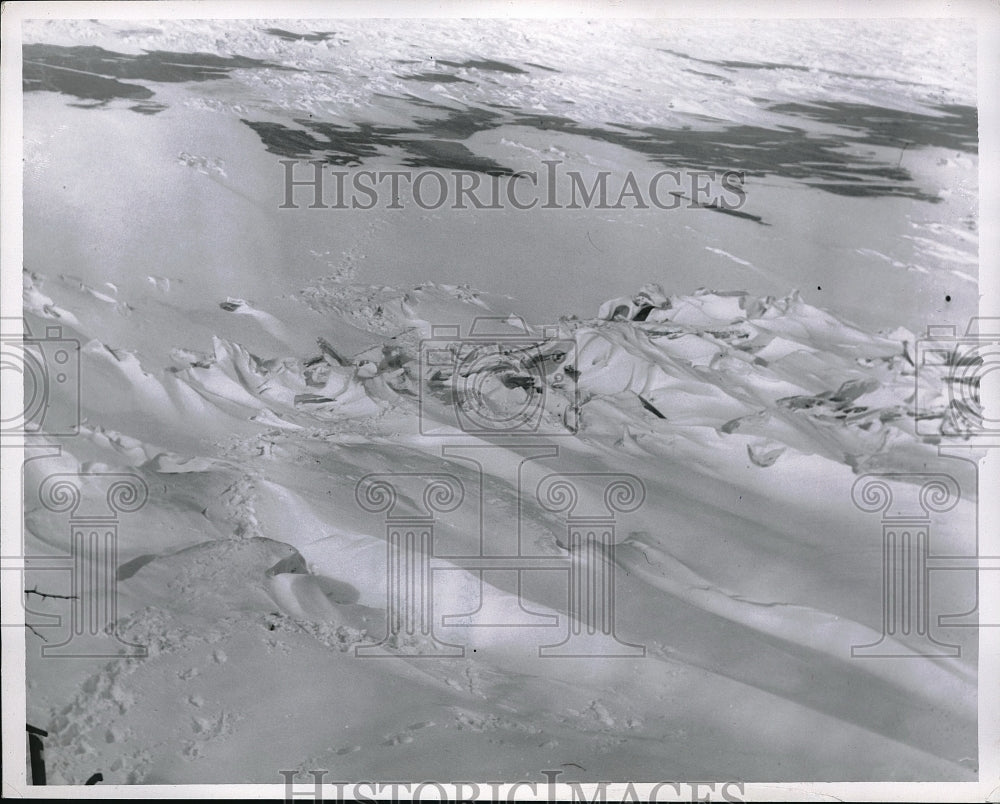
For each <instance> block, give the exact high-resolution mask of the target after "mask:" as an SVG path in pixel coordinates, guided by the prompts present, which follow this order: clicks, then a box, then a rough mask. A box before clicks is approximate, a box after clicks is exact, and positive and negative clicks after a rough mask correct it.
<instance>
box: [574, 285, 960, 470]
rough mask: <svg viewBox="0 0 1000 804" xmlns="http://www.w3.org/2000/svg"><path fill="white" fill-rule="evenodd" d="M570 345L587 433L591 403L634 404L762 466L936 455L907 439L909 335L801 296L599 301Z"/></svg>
mask: <svg viewBox="0 0 1000 804" xmlns="http://www.w3.org/2000/svg"><path fill="white" fill-rule="evenodd" d="M574 338H575V341H576V344H577V353H576V358H575V360H576V368H577V370H578V371H579V385H578V388H579V391H580V395H581V401H582V416H581V418H582V421H583V422H584V425H585V426H584V430H586V423H587V422H588V419H589V417H588V415H587V403H588V401H589V400H594V399H599V398H607V397H614V396H616V395H626V396H628V395H632V396H634V397H636V398H637V399H638V400H639V402H640V403H641V408H642V415H641V417H639V422H641V423H642V424H643V425H645V426H646V427H647V428H648V427H649V426H652V427H653V428H654V429H655V430H657V431H663V432H674V433H677V434H680V435H683V434H684V433H685V431H692V430H697V429H698V428H712V429H714V430H716V431H717V432H718V433H722V434H726V435H730V436H732V437H733V438H735V439H738V440H740V441H741V442H743V443H745V445H746V450H747V452H748V454H749V457H750V459H751V461H752V462H753V463H754V464H756V465H757V466H761V467H766V466H770V465H772V464H773V463H774V462H775V461H777V460H779V459H780V457H781V455H782V453H783V452H784V451H785V450H786V449H793V450H797V451H799V452H801V453H806V454H816V455H821V456H824V457H827V458H830V459H832V460H835V461H838V462H842V463H846V464H847V465H849V466H850V467H851V468H852V469H854V470H855V471H858V472H860V471H871V470H873V469H887V468H889V467H896V468H897V469H904V468H905V467H907V466H909V465H911V464H917V463H920V462H922V461H925V460H926V459H927V456H929V455H933V454H935V452H936V449H935V448H934V447H933V446H932V445H930V444H924V443H923V439H922V438H918V437H917V436H916V434H915V432H914V426H913V420H914V392H915V371H914V365H913V362H912V358H911V357H910V351H912V349H913V343H914V340H915V338H914V335H913V334H912V333H910V332H908V331H906V330H903V329H898V330H896V331H894V332H892V333H889V334H869V333H865V332H863V331H861V330H859V329H857V328H856V327H854V326H852V325H850V324H848V323H846V322H844V321H841V320H839V319H837V318H836V317H834V316H833V315H831V314H829V313H827V312H824V311H822V310H820V309H818V308H816V307H813V306H812V305H810V304H808V303H806V302H805V301H804V300H803V299H802V297H801V295H800V294H799V293H798V292H793V293H792V294H791V295H789V296H787V297H784V298H774V297H764V298H758V297H754V296H751V295H750V294H748V293H746V292H742V291H733V292H713V291H707V290H700V291H698V292H696V293H694V294H693V295H688V296H677V295H675V296H667V295H665V294H664V293H663V291H662V290H661V289H660V288H659V287H658V286H647V287H645V288H643V289H642V290H641V291H640V292H639V293H637V294H636V295H635V296H634V297H631V298H628V297H626V298H622V299H616V300H612V301H609V302H607V303H605V304H604V305H603V306H602V307H601V310H600V315H599V320H598V321H596V322H589V323H582V324H580V325H579V326H578V327H577V328H576V330H575V332H574ZM940 379H941V378H940V377H934V378H924V377H921V380H922V381H923V382H925V383H927V384H930V383H932V382H935V381H937V382H940ZM634 407H635V406H634ZM636 409H638V408H637V407H636ZM692 437H693V438H697V436H694V435H692Z"/></svg>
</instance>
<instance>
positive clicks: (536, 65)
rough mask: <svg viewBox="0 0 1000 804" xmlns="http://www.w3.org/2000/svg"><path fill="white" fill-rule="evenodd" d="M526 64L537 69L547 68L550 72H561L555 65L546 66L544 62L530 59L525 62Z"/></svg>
mask: <svg viewBox="0 0 1000 804" xmlns="http://www.w3.org/2000/svg"><path fill="white" fill-rule="evenodd" d="M524 66H525V67H534V68H535V69H536V70H545V71H546V72H548V73H558V72H559V70H557V69H556V68H555V67H546V66H545V65H544V64H535V63H533V62H530V61H526V62H525V63H524Z"/></svg>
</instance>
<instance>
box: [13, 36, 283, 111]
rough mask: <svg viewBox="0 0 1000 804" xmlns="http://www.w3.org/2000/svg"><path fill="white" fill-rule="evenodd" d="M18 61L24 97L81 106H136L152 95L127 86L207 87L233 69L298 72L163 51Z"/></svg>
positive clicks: (37, 52) (90, 50) (81, 49)
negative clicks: (64, 98) (61, 97)
mask: <svg viewBox="0 0 1000 804" xmlns="http://www.w3.org/2000/svg"><path fill="white" fill-rule="evenodd" d="M22 57H23V63H24V91H25V92H33V91H51V92H62V93H64V94H66V95H72V96H74V97H77V98H81V99H85V100H100V101H104V102H107V101H110V100H113V99H115V98H126V99H132V100H139V99H145V98H149V97H152V95H153V91H152V90H150V89H149V88H148V87H145V86H142V85H139V84H132V83H127V82H128V81H157V82H163V83H177V82H183V81H212V80H216V79H220V78H227V77H228V76H229V74H230V72H231V71H232V70H235V69H261V68H268V69H272V70H293V71H295V72H300V71H299V70H296V69H295V68H293V67H285V66H283V65H279V64H272V63H271V62H266V61H261V60H260V59H251V58H247V57H246V56H217V55H214V54H212V53H176V52H173V51H167V50H152V51H147V52H144V53H140V54H134V53H116V52H115V51H112V50H105V49H104V48H102V47H95V46H93V45H77V46H72V47H62V46H59V45H45V44H32V45H25V46H24V48H23V49H22ZM120 79H125V81H122V80H120Z"/></svg>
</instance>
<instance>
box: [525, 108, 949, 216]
mask: <svg viewBox="0 0 1000 804" xmlns="http://www.w3.org/2000/svg"><path fill="white" fill-rule="evenodd" d="M870 108H874V107H870ZM512 122H513V124H515V125H524V126H529V127H531V128H535V129H538V130H539V131H545V132H556V133H562V134H573V135H577V136H583V137H588V138H590V139H594V140H597V141H600V142H607V143H610V144H613V145H617V146H619V147H621V148H625V149H628V150H631V151H634V152H636V153H640V154H643V155H645V156H646V157H648V158H649V159H651V160H652V161H654V162H659V163H661V164H663V165H665V166H667V167H674V168H680V169H689V170H706V171H713V172H724V171H727V170H734V171H743V172H744V173H746V174H747V175H750V176H767V175H775V176H781V177H784V178H789V179H798V180H806V181H809V180H812V181H814V182H816V180H820V181H818V182H816V183H814V184H811V185H810V186H815V187H816V188H818V189H822V190H826V191H828V192H834V193H837V194H841V195H843V194H845V193H846V192H849V190H847V191H845V189H844V188H845V187H847V186H848V185H861V186H864V187H866V188H867V190H868V194H869V195H870V196H884V195H892V196H904V197H909V198H915V199H918V200H922V201H927V200H936V196H935V195H932V194H929V193H926V192H925V191H923V190H921V189H920V188H919V187H917V186H916V185H915V184H914V183H913V180H912V176H911V174H910V173H909V171H907V170H906V169H904V168H902V167H901V166H899V165H898V164H890V163H887V162H884V161H879V160H878V159H876V158H873V157H864V156H854V155H851V154H847V153H846V152H845V150H844V148H845V146H846V145H848V144H854V143H855V140H853V139H852V140H850V141H848V142H845V141H844V140H843V139H840V138H836V137H830V136H820V135H813V134H809V133H807V132H806V131H804V130H803V129H800V128H796V127H791V126H781V127H779V128H777V129H771V128H763V127H761V126H751V125H739V126H729V127H727V128H724V129H721V130H718V131H704V130H694V129H691V128H689V127H685V128H673V129H667V128H661V127H657V126H637V127H633V126H624V125H620V124H618V125H615V126H614V127H611V126H608V127H604V126H585V125H581V124H578V123H576V122H574V121H572V120H569V119H568V118H564V117H558V116H554V115H537V114H531V115H515V116H514V119H513V121H512ZM868 180H877V181H873V182H872V183H871V184H868V183H866V182H867V181H868ZM825 182H829V184H827V183H825ZM720 211H721V210H720Z"/></svg>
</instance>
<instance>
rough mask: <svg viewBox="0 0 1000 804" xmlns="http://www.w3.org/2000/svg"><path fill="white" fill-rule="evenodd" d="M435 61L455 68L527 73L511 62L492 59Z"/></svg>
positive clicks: (518, 73) (516, 73)
mask: <svg viewBox="0 0 1000 804" xmlns="http://www.w3.org/2000/svg"><path fill="white" fill-rule="evenodd" d="M437 63H438V64H443V65H444V66H445V67H455V68H456V69H462V68H465V69H467V70H485V71H489V72H493V73H509V74H511V75H527V71H526V70H522V69H521V68H520V67H515V66H514V65H513V64H507V63H506V62H502V61H496V60H494V59H467V60H466V61H444V60H443V59H441V60H439V61H438V62H437Z"/></svg>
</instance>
